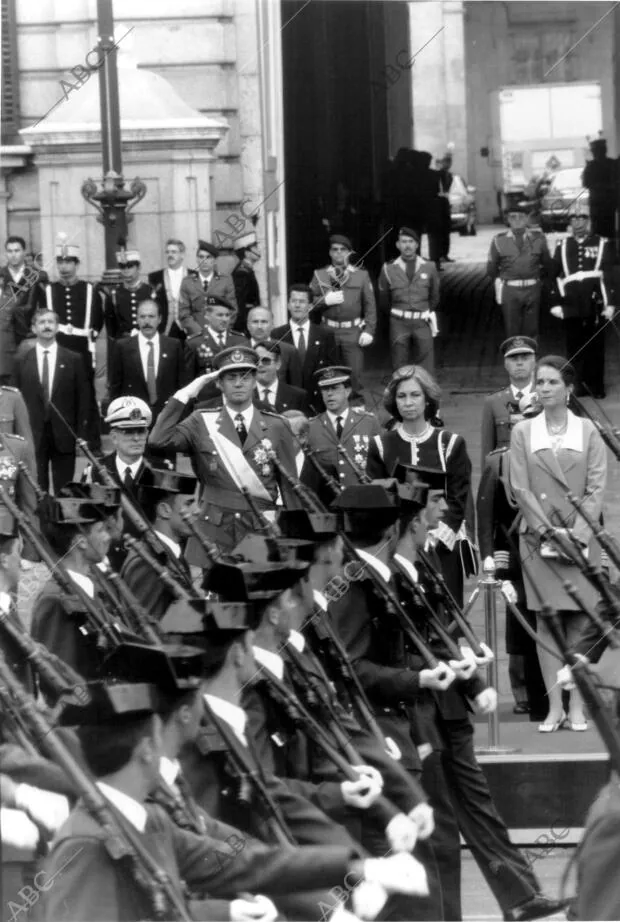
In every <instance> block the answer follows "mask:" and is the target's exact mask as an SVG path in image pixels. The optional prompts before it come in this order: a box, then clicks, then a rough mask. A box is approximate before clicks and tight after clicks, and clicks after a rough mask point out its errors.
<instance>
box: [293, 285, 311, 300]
mask: <svg viewBox="0 0 620 922" xmlns="http://www.w3.org/2000/svg"><path fill="white" fill-rule="evenodd" d="M294 291H299V292H300V293H301V294H304V295H308V301H310V302H312V291H311V289H310V286H309V285H304V284H303V282H295V284H294V285H289V286H288V297H289V298H290V297H291V295H292V293H293V292H294Z"/></svg>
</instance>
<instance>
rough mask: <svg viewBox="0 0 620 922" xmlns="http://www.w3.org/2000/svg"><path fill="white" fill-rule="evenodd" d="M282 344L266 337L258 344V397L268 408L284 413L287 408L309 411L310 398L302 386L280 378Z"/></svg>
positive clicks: (255, 401)
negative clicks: (288, 382) (293, 384)
mask: <svg viewBox="0 0 620 922" xmlns="http://www.w3.org/2000/svg"><path fill="white" fill-rule="evenodd" d="M281 349H282V344H281V343H279V342H277V341H276V340H274V339H266V340H264V341H263V342H262V343H257V344H256V352H257V353H258V370H257V372H256V398H255V400H254V403H255V405H256V403H257V402H258V403H259V404H260V405H261V406H262V407H264V408H265V409H267V410H275V411H276V413H284V412H285V411H286V410H301V412H302V413H306V414H307V413H308V398H307V396H306V392H305V390H304V389H303V388H301V387H293V386H292V385H291V384H285V382H284V381H281V380H280V377H279V375H280V368H281V365H282V358H281Z"/></svg>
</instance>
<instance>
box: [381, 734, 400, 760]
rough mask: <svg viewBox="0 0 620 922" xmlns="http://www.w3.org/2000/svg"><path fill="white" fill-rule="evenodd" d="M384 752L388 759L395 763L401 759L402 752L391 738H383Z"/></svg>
mask: <svg viewBox="0 0 620 922" xmlns="http://www.w3.org/2000/svg"><path fill="white" fill-rule="evenodd" d="M385 751H386V752H387V754H388V755H389V757H390V759H394V761H395V762H400V760H401V759H402V757H403V754H402V752H401V751H400V749H399V748H398V746H397V745H396V743H395V742H394V740H393V739H392V737H391V736H386V737H385Z"/></svg>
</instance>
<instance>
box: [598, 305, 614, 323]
mask: <svg viewBox="0 0 620 922" xmlns="http://www.w3.org/2000/svg"><path fill="white" fill-rule="evenodd" d="M615 312H616V308H615V307H613V305H611V304H608V305H607V307H604V308H603V310H602V311H601V317H604V318H605V320H611V318H612V317H613V315H614V314H615Z"/></svg>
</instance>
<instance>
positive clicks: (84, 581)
mask: <svg viewBox="0 0 620 922" xmlns="http://www.w3.org/2000/svg"><path fill="white" fill-rule="evenodd" d="M66 570H67V573H68V574H69V576H70V577H71V579H72V580H73V582H74V583H75V585H76V586H79V587H80V589H83V590H84V592H85V593H86V594H87V595H88V596H89V597H90V598H91V599H94V598H95V587H94V584H93V581H92V579H91V578H90V576H84V574H83V573H76V572H75V571H74V570H70V569H69V567H67V568H66Z"/></svg>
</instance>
